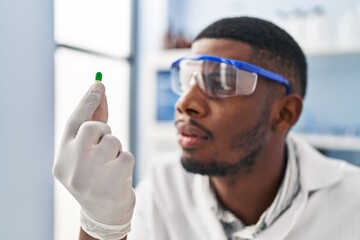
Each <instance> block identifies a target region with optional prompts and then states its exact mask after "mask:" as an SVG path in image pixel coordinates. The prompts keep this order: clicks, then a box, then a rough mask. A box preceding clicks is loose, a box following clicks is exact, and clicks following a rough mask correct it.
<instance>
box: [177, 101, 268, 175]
mask: <svg viewBox="0 0 360 240" xmlns="http://www.w3.org/2000/svg"><path fill="white" fill-rule="evenodd" d="M266 105H267V104H266ZM269 116H270V106H264V108H263V111H262V113H261V115H260V117H259V119H258V121H257V122H256V124H255V125H254V126H252V127H251V128H250V129H248V130H246V131H244V132H242V133H238V134H237V135H236V136H234V137H233V138H232V139H231V144H230V147H229V153H230V151H231V152H235V153H236V154H237V155H238V156H237V157H236V160H235V161H234V160H231V159H218V158H210V159H207V160H206V161H200V160H198V159H195V158H191V157H181V164H182V166H183V168H184V169H185V170H186V171H188V172H191V173H196V174H201V175H208V176H221V177H224V176H231V175H236V174H238V173H240V172H244V173H248V172H251V170H252V167H253V166H254V164H255V162H256V158H257V157H258V156H259V154H260V153H261V152H262V150H263V149H264V146H265V142H266V136H267V134H268V132H269V131H270V130H269V128H268V126H269V124H268V123H269Z"/></svg>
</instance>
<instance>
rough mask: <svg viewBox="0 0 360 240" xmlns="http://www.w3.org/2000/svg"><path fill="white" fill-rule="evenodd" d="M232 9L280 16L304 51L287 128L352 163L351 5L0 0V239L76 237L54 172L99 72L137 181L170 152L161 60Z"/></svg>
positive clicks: (357, 84) (355, 59)
mask: <svg viewBox="0 0 360 240" xmlns="http://www.w3.org/2000/svg"><path fill="white" fill-rule="evenodd" d="M239 15H250V16H257V17H261V18H265V19H267V20H270V21H273V22H275V23H277V24H278V25H280V26H281V27H283V28H284V29H286V30H287V31H288V32H289V33H290V34H291V35H292V36H293V37H294V38H295V39H296V40H297V41H298V42H299V44H300V45H301V47H302V48H303V49H304V51H305V53H306V55H307V58H308V62H309V86H308V94H307V96H306V99H305V111H304V112H303V115H302V117H301V119H300V121H299V123H298V124H297V125H296V127H295V128H294V133H296V134H299V135H301V136H303V137H304V138H306V139H307V140H308V141H309V142H310V143H311V144H313V145H314V146H315V147H317V148H318V149H319V150H321V151H322V152H324V153H325V154H327V155H329V156H334V157H339V158H342V159H344V160H346V161H349V162H351V163H353V164H356V165H360V111H359V105H360V80H359V76H360V2H359V1H358V0H343V1H329V0H318V1H314V0H304V1H302V2H301V4H300V3H297V2H295V1H292V2H290V1H285V0H273V1H271V2H269V1H266V0H253V1H245V0H222V1H221V3H219V1H216V0H197V1H190V0H152V1H145V0H107V1H100V0H54V1H48V0H33V1H25V0H12V1H6V0H0V76H1V77H0V81H1V86H2V91H3V92H2V93H1V94H0V109H1V111H0V112H1V117H0V119H1V120H0V121H1V122H0V123H1V124H0V212H1V218H0V232H1V236H0V238H1V239H9V240H13V239H14V240H17V239H29V240H42V239H44V240H49V239H55V240H69V239H76V237H77V235H78V231H79V206H78V205H77V203H76V202H75V200H74V199H73V198H72V197H71V196H70V195H69V194H68V193H67V192H66V191H65V190H64V189H63V188H62V186H60V184H58V183H57V182H56V181H54V179H53V176H52V173H51V170H52V164H53V159H54V155H55V154H56V149H57V146H58V141H59V138H60V136H61V132H62V130H63V128H64V125H65V121H66V119H67V118H68V116H69V114H70V113H71V111H72V110H73V109H74V107H75V105H76V104H77V102H78V101H79V99H80V98H81V96H82V95H83V93H84V92H85V91H86V90H87V88H88V87H89V86H90V84H91V83H92V82H93V80H94V76H95V73H96V72H97V71H101V72H102V73H103V82H104V84H105V86H106V88H107V95H108V101H109V108H110V109H109V110H110V117H109V124H110V126H111V127H112V130H113V133H114V134H115V135H116V136H117V137H118V138H119V139H120V140H121V141H122V143H123V145H124V148H125V149H128V150H130V151H132V152H133V153H134V155H135V157H136V169H135V173H134V179H135V181H134V184H135V185H136V184H137V183H138V182H139V181H140V180H141V178H142V177H143V176H144V175H145V174H146V172H147V171H148V169H149V166H151V164H156V162H157V161H160V160H161V159H163V158H165V157H168V156H170V155H172V154H173V153H174V152H176V151H177V145H176V132H175V129H174V127H173V123H172V120H173V112H174V110H173V104H174V102H175V101H176V99H177V97H176V96H175V95H174V94H173V93H172V92H171V90H170V83H169V71H168V68H169V65H170V64H171V62H172V60H174V59H176V58H178V57H181V56H183V55H185V54H187V53H188V51H189V49H188V47H189V46H190V43H191V41H192V39H193V37H195V35H196V34H197V33H198V32H199V31H200V30H201V29H202V28H204V27H205V26H206V25H208V24H209V23H211V22H212V21H215V20H217V19H219V18H221V17H228V16H239Z"/></svg>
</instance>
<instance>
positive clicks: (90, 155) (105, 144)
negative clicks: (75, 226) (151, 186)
mask: <svg viewBox="0 0 360 240" xmlns="http://www.w3.org/2000/svg"><path fill="white" fill-rule="evenodd" d="M107 116H108V110H107V101H106V95H105V88H104V85H103V84H101V83H95V84H93V85H92V86H91V88H90V89H89V91H88V92H87V93H86V94H85V95H84V97H83V98H82V100H81V101H80V103H79V104H78V106H77V107H76V109H75V111H74V112H73V113H72V115H71V117H70V118H69V120H68V122H67V124H66V127H65V130H64V133H63V137H62V140H61V143H60V148H59V151H58V153H57V157H56V159H55V162H54V167H53V174H54V176H55V177H56V178H57V179H58V180H59V181H60V182H61V183H62V184H63V185H64V186H65V187H66V188H67V190H68V191H69V192H70V193H71V194H72V195H73V196H74V197H75V199H76V200H77V201H78V202H79V204H80V205H81V210H82V211H81V225H82V228H83V230H84V231H85V232H87V233H88V234H89V235H90V236H92V237H95V238H99V239H106V240H109V239H121V238H123V237H125V236H126V235H127V234H128V233H129V232H130V221H131V217H132V213H133V209H134V205H135V193H134V190H133V188H132V173H133V168H134V158H133V156H132V154H131V153H129V152H125V151H122V146H121V143H120V141H119V140H118V139H117V138H116V137H115V136H113V135H111V130H110V127H109V126H108V125H107V124H106V122H107Z"/></svg>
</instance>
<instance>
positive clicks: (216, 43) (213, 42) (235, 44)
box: [191, 38, 251, 62]
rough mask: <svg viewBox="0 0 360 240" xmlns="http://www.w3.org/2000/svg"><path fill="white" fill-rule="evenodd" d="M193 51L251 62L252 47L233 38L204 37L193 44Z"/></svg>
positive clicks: (193, 52)
mask: <svg viewBox="0 0 360 240" xmlns="http://www.w3.org/2000/svg"><path fill="white" fill-rule="evenodd" d="M191 53H192V54H204V55H213V56H217V57H222V58H231V59H234V60H239V61H244V62H250V61H249V60H250V54H251V47H250V45H249V44H246V43H242V42H240V41H236V40H231V39H214V38H202V39H199V40H197V41H195V42H194V43H193V44H192V46H191Z"/></svg>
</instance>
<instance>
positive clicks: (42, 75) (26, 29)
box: [0, 0, 54, 240]
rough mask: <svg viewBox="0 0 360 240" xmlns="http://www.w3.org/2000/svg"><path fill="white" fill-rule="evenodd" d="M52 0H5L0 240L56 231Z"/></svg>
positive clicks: (0, 48)
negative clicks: (54, 208) (53, 167)
mask: <svg viewBox="0 0 360 240" xmlns="http://www.w3.org/2000/svg"><path fill="white" fill-rule="evenodd" d="M52 35H53V34H52V1H48V0H32V1H26V0H22V1H21V0H11V1H7V0H0V83H1V84H0V86H1V90H0V92H1V93H0V109H1V110H0V213H1V217H0V234H1V236H0V238H1V239H11V240H13V239H14V240H15V239H29V240H49V239H52V235H53V177H52V174H51V168H52V163H53V132H54V129H53V124H54V123H53V104H54V102H53V48H54V44H53V40H52V39H53V36H52Z"/></svg>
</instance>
